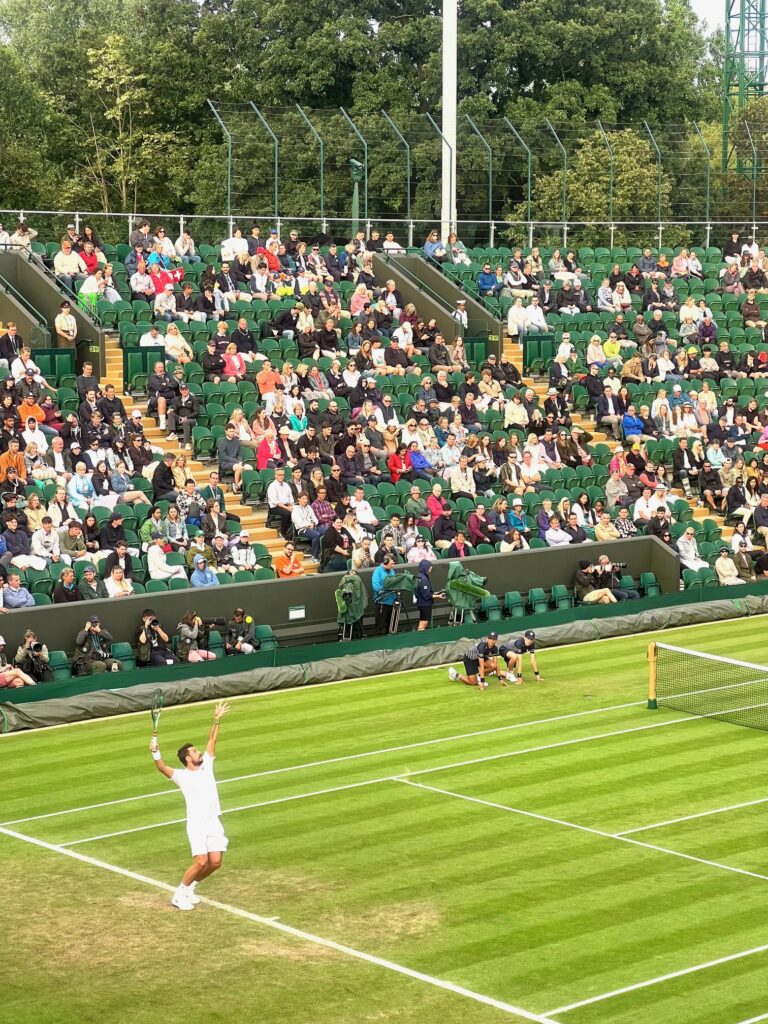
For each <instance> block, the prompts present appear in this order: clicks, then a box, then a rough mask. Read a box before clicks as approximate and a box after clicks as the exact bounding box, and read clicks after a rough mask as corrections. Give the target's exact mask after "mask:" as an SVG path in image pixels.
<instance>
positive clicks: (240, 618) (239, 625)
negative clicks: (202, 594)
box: [224, 608, 259, 655]
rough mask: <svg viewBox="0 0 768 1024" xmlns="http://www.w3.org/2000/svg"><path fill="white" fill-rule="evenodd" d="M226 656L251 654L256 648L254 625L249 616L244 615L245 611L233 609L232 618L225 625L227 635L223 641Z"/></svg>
mask: <svg viewBox="0 0 768 1024" xmlns="http://www.w3.org/2000/svg"><path fill="white" fill-rule="evenodd" d="M224 645H225V648H226V652H227V654H231V655H236V654H253V652H254V651H255V650H256V649H257V648H258V646H259V645H258V642H257V641H256V639H255V636H254V623H253V618H252V617H251V616H250V615H246V614H245V609H243V608H235V610H234V612H233V617H232V618H231V619H230V620H229V623H228V624H227V634H226V637H225V640H224Z"/></svg>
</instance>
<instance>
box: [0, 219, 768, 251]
mask: <svg viewBox="0 0 768 1024" xmlns="http://www.w3.org/2000/svg"><path fill="white" fill-rule="evenodd" d="M141 220H148V221H149V222H150V224H151V225H152V226H153V227H156V226H158V225H160V224H162V225H163V226H164V227H165V228H166V230H167V231H168V233H169V235H172V236H173V237H174V239H175V237H176V236H177V234H180V233H181V231H182V230H183V229H185V228H186V229H188V230H189V231H190V232H191V234H192V237H193V238H194V239H195V241H196V243H197V244H198V245H200V244H208V245H215V244H217V243H218V242H220V241H221V240H222V239H223V238H227V237H229V236H230V235H231V234H232V231H233V229H234V227H235V226H240V227H242V228H243V229H244V233H246V232H247V229H249V228H250V226H251V225H252V224H258V225H259V227H260V228H261V231H262V235H263V236H264V235H267V234H268V232H269V230H270V228H273V227H276V228H277V230H278V233H279V234H280V235H281V237H282V236H285V235H286V234H287V232H288V231H290V230H291V228H294V227H295V228H297V229H298V231H299V234H300V237H301V238H304V239H311V238H313V237H315V236H319V235H327V236H329V237H332V238H334V239H337V240H338V241H348V240H349V239H350V238H351V237H352V226H353V224H352V220H351V218H350V217H322V218H321V217H290V216H284V215H281V216H279V217H273V216H266V217H265V216H264V215H263V214H255V215H243V216H240V217H235V216H229V217H227V216H223V215H209V214H180V213H154V212H149V211H147V212H144V211H140V212H137V213H116V212H109V213H104V212H102V211H99V210H24V209H0V222H1V223H4V224H5V226H6V229H8V230H9V231H11V232H12V231H13V228H14V226H15V222H16V221H26V222H27V223H28V224H29V225H30V227H32V228H34V229H35V230H36V231H37V232H38V235H39V240H41V241H43V242H47V241H55V240H57V239H59V238H61V237H62V236H63V235H64V233H65V232H66V228H67V225H68V224H74V225H75V228H76V229H77V231H78V232H81V231H82V228H83V225H85V224H90V225H92V226H93V228H94V229H95V231H96V233H97V234H98V235H99V237H100V238H101V239H102V240H103V241H104V242H108V243H111V244H113V245H117V244H120V243H127V242H128V239H129V236H130V234H131V231H133V229H134V228H135V226H136V224H137V223H138V222H139V221H141ZM734 226H736V227H737V228H738V229H739V230H740V231H741V232H742V233H745V232H746V233H748V234H750V235H752V236H753V237H754V238H756V239H757V240H758V242H760V241H761V240H763V241H765V242H767V243H768V217H766V219H764V220H757V221H754V222H751V221H750V220H749V219H748V218H742V219H741V220H740V221H733V220H728V221H725V220H723V221H707V220H685V221H682V220H679V221H671V220H665V221H653V220H646V221H589V222H587V221H560V220H551V221H539V220H530V221H528V220H493V221H488V220H463V219H460V220H459V221H458V222H457V224H456V231H457V234H458V236H459V238H460V239H462V240H463V241H464V242H465V244H466V245H468V246H487V247H490V248H493V247H494V246H514V245H522V246H528V247H530V246H532V245H543V246H550V247H554V246H560V247H566V246H568V245H570V244H571V243H572V242H573V240H574V239H575V238H578V239H579V240H580V241H579V242H578V244H587V245H591V246H593V247H596V246H607V247H608V248H610V249H612V248H614V247H615V246H617V245H625V246H626V245H638V246H641V247H642V246H645V245H650V246H654V247H661V246H663V245H670V246H672V247H674V246H678V245H683V244H684V245H701V246H705V247H709V246H710V245H719V246H722V245H724V244H725V242H726V241H727V240H728V239H729V237H730V232H731V231H732V230H733V228H734ZM360 227H361V228H363V229H364V230H365V232H366V235H367V236H368V237H370V232H371V230H373V229H376V230H378V231H380V232H381V234H382V236H383V235H384V233H385V232H387V231H393V232H394V235H395V239H396V240H397V241H398V242H399V243H400V244H402V245H403V246H408V247H414V246H415V247H418V246H421V245H422V244H423V243H424V240H425V239H426V237H427V235H428V233H429V232H430V231H431V230H433V229H434V228H436V227H437V228H439V218H438V217H434V218H429V219H423V220H422V219H419V220H417V219H413V218H412V219H404V218H390V219H384V218H373V217H368V219H366V220H364V221H363V222H362V223H361V224H360ZM585 238H586V239H588V240H587V241H584V239H585ZM574 244H576V243H574Z"/></svg>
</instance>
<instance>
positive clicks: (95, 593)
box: [79, 565, 110, 601]
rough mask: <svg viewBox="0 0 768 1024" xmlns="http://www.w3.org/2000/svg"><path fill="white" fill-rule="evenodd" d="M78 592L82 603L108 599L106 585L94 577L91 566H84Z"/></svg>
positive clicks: (94, 572)
mask: <svg viewBox="0 0 768 1024" xmlns="http://www.w3.org/2000/svg"><path fill="white" fill-rule="evenodd" d="M79 590H80V594H81V595H82V598H83V600H84V601H102V600H104V599H106V598H109V597H110V593H109V591H108V589H107V586H106V584H105V583H104V581H103V580H101V579H99V577H98V576H97V575H96V569H95V568H94V567H93V566H92V565H86V567H85V568H84V569H83V575H82V576H81V578H80V586H79Z"/></svg>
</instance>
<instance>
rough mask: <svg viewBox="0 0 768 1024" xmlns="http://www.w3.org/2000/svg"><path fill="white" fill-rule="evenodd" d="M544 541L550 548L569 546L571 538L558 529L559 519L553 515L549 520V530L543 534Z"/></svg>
mask: <svg viewBox="0 0 768 1024" xmlns="http://www.w3.org/2000/svg"><path fill="white" fill-rule="evenodd" d="M544 540H545V541H546V542H547V544H548V545H549V546H550V547H551V548H556V547H560V546H562V545H564V544H570V543H571V542H572V540H573V537H571V535H570V533H566V532H565V530H563V529H561V528H560V517H559V516H556V515H555V516H552V518H551V519H550V520H549V529H548V530H547V531H546V532H545V534H544Z"/></svg>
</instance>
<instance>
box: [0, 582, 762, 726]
mask: <svg viewBox="0 0 768 1024" xmlns="http://www.w3.org/2000/svg"><path fill="white" fill-rule="evenodd" d="M750 589H752V588H750V587H744V589H743V591H740V593H739V596H738V597H733V598H731V599H729V600H724V599H721V600H713V601H707V602H700V603H698V604H690V603H686V601H690V597H689V595H687V594H685V593H681V594H677V595H671V596H668V597H666V598H661V599H658V598H657V599H655V600H653V601H651V600H644V601H633V602H632V603H631V604H622V605H619V606H616V605H605V606H600V607H590V608H584V607H581V608H574V609H570V610H568V611H563V612H550V613H549V614H547V615H542V616H528V617H526V618H525V619H517V620H515V619H506V620H504V621H503V622H501V623H494V628H498V629H499V632H500V634H501V635H502V636H508V635H516V634H517V633H519V632H521V631H522V630H523V629H530V628H533V629H535V630H536V634H537V637H538V639H539V642H540V644H541V645H542V646H544V647H553V646H558V645H561V644H570V643H588V642H589V641H590V640H598V639H605V638H608V637H619V636H629V635H631V634H633V633H642V632H660V631H661V630H664V629H670V628H673V627H677V626H685V625H697V624H703V623H706V622H717V621H723V620H727V619H737V618H742V617H744V616H748V615H764V614H766V613H768V596H763V594H750V593H749V591H750ZM617 608H620V609H621V612H624V611H626V612H627V613H629V612H630V611H631V614H622V613H621V612H619V613H618V614H617V612H616V609H617ZM489 628H490V627H489V626H488V624H484V623H475V624H472V625H470V624H464V625H462V626H459V627H456V628H453V629H436V630H430V631H427V632H425V633H401V634H398V635H395V636H392V637H374V638H371V639H369V640H359V641H354V642H352V643H348V644H343V645H342V644H325V645H317V646H313V647H305V648H299V647H295V648H285V649H283V650H278V651H275V652H269V653H265V654H255V655H247V656H243V657H239V658H237V659H234V658H229V659H225V660H222V661H219V662H214V663H210V662H209V663H208V664H207V665H206V666H205V670H206V675H205V676H201V675H199V674H197V675H195V674H194V673H195V670H197V671H198V672H199V670H200V668H201V666H189V668H185V669H179V668H178V666H176V667H173V668H167V669H166V668H163V669H154V670H152V669H145V670H142V671H141V672H138V673H136V674H134V673H131V677H132V678H131V679H130V680H129V679H127V678H123V679H121V680H120V682H121V686H120V689H114V690H108V689H104V682H105V679H104V677H103V676H101V677H98V678H88V679H84V680H73V681H72V682H61V683H48V684H44V685H42V686H40V687H36V688H34V689H32V688H29V689H24V690H16V691H11V692H9V693H8V695H7V700H6V703H4V704H2V705H1V706H2V709H3V711H4V713H5V715H6V717H7V719H8V727H9V731H16V730H22V729H34V728H40V727H43V726H50V725H60V724H62V723H66V722H77V721H82V720H84V719H88V718H101V717H105V716H108V715H118V714H129V713H131V712H136V711H145V710H147V709H148V708H149V706H150V698H151V693H152V691H153V690H154V689H155V687H156V686H158V685H160V686H161V687H162V689H163V694H164V699H165V704H166V706H171V705H173V704H186V703H192V702H195V701H201V700H213V699H220V698H222V697H231V696H235V695H240V694H247V693H261V692H265V691H268V690H276V689H288V688H292V687H297V686H306V685H308V684H316V683H328V682H334V681H336V680H339V679H353V678H356V677H358V676H374V675H384V674H386V673H388V672H405V671H408V670H414V669H420V668H428V667H430V666H433V665H441V664H447V663H450V662H454V661H458V660H459V659H460V657H461V655H462V654H463V652H464V650H465V649H466V647H467V646H468V644H469V642H470V640H472V639H474V638H476V637H478V636H482V635H483V634H484V633H485V631H486V630H487V629H489ZM273 659H274V664H272V661H273ZM134 680H135V682H134ZM110 681H111V680H110ZM131 683H133V685H131Z"/></svg>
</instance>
